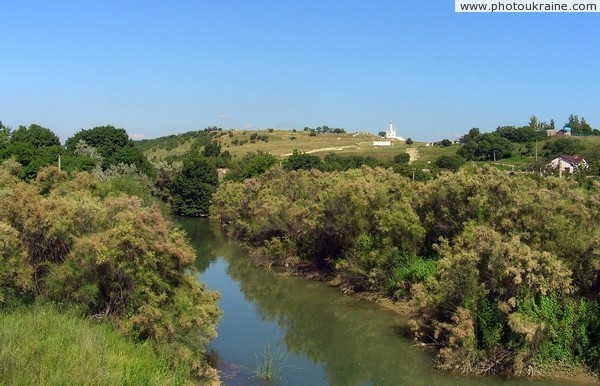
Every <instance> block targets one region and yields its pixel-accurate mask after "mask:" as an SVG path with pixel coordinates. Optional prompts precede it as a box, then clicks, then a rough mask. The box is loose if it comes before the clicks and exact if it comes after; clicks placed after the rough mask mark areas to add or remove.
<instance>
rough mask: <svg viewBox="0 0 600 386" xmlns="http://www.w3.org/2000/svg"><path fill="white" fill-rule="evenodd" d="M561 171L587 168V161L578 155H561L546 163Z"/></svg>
mask: <svg viewBox="0 0 600 386" xmlns="http://www.w3.org/2000/svg"><path fill="white" fill-rule="evenodd" d="M548 166H550V167H551V168H553V169H557V170H559V171H560V172H562V173H574V172H576V171H577V170H581V169H587V168H588V163H587V161H586V160H585V159H584V158H583V157H580V156H578V155H561V156H558V157H556V158H554V159H553V160H552V161H550V164H549V165H548Z"/></svg>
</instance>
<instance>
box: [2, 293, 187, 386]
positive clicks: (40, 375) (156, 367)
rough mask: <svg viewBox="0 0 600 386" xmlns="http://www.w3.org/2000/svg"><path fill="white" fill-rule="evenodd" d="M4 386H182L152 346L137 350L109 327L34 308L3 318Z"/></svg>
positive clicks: (183, 372) (181, 374)
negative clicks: (76, 385)
mask: <svg viewBox="0 0 600 386" xmlns="http://www.w3.org/2000/svg"><path fill="white" fill-rule="evenodd" d="M0 364H1V365H0V380H1V381H0V383H1V384H3V385H75V384H78V385H167V384H168V385H182V384H189V383H191V382H190V378H189V376H188V371H187V369H186V368H185V366H182V368H181V369H175V370H173V369H169V364H168V362H167V361H166V360H165V359H164V358H161V357H159V356H157V355H156V354H155V353H154V352H153V350H152V346H151V345H150V344H134V343H131V342H129V341H127V340H126V339H125V338H123V337H122V336H121V335H120V334H119V333H118V332H117V331H116V330H115V329H114V328H113V327H111V326H110V325H109V324H107V323H102V322H98V323H95V322H91V321H88V320H84V319H81V318H79V317H78V316H76V314H75V313H74V312H66V313H63V312H58V311H57V310H56V309H55V308H54V307H52V306H50V305H40V304H38V305H35V306H32V307H28V308H20V309H16V310H15V311H13V312H7V311H3V312H1V313H0Z"/></svg>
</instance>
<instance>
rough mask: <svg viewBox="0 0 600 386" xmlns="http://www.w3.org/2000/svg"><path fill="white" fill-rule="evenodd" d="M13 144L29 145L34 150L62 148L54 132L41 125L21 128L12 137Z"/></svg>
mask: <svg viewBox="0 0 600 386" xmlns="http://www.w3.org/2000/svg"><path fill="white" fill-rule="evenodd" d="M10 140H11V142H13V143H14V142H20V143H29V144H31V145H32V146H33V147H34V148H36V149H39V148H41V147H51V146H60V140H59V139H58V137H57V136H56V134H54V133H53V132H52V130H50V129H47V128H45V127H42V126H40V125H36V124H31V125H29V127H25V126H19V128H18V129H17V130H15V131H13V133H12V134H11V136H10Z"/></svg>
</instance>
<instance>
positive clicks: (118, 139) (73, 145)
mask: <svg viewBox="0 0 600 386" xmlns="http://www.w3.org/2000/svg"><path fill="white" fill-rule="evenodd" d="M81 140H83V141H84V143H85V144H86V145H87V146H88V147H92V148H94V149H96V151H97V152H98V154H100V155H101V156H102V168H103V169H106V168H108V167H109V166H111V165H117V164H119V163H123V164H131V165H135V166H136V167H137V169H138V170H140V171H142V172H144V173H146V174H149V173H150V172H151V170H152V167H151V165H150V163H149V162H148V160H147V159H146V157H145V156H144V155H143V153H142V152H141V151H140V150H139V149H137V148H135V147H134V145H133V141H131V140H130V139H129V136H128V135H127V132H126V131H125V129H117V128H115V127H114V126H111V125H108V126H98V127H94V128H92V129H85V130H81V131H79V132H78V133H76V134H75V135H74V136H72V137H71V138H69V139H67V141H66V142H65V146H66V148H67V150H68V151H70V152H72V153H74V152H75V151H76V150H77V147H78V144H79V143H80V141H81Z"/></svg>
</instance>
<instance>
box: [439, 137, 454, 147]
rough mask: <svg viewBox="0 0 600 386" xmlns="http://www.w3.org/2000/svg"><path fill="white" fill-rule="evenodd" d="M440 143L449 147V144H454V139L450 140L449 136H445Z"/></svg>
mask: <svg viewBox="0 0 600 386" xmlns="http://www.w3.org/2000/svg"><path fill="white" fill-rule="evenodd" d="M440 144H441V145H442V146H443V147H448V146H450V145H452V141H450V140H449V139H448V138H444V139H442V141H441V142H440Z"/></svg>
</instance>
